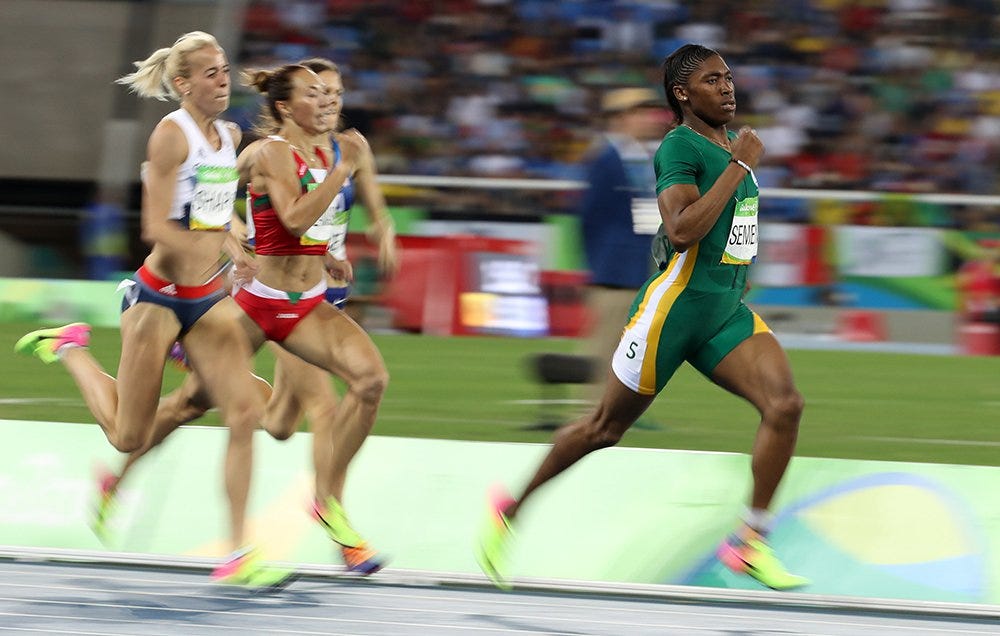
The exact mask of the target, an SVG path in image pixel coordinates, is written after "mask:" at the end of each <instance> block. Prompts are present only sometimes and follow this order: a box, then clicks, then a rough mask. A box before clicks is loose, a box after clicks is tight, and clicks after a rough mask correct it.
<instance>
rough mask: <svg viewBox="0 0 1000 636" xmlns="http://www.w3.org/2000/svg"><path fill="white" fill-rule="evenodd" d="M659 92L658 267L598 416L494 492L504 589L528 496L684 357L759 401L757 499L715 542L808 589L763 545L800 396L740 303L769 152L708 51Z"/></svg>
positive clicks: (729, 561) (671, 66) (494, 552)
mask: <svg viewBox="0 0 1000 636" xmlns="http://www.w3.org/2000/svg"><path fill="white" fill-rule="evenodd" d="M663 84H664V89H665V91H666V95H667V101H668V103H669V105H670V108H671V109H672V110H673V111H674V114H675V115H676V116H677V121H678V122H679V125H678V126H677V128H675V129H674V130H673V131H671V132H670V133H669V134H667V136H666V137H665V138H664V140H663V142H662V143H661V145H660V148H659V150H658V151H657V153H656V156H655V158H654V167H655V169H656V179H657V184H656V190H657V203H658V206H659V210H660V217H661V219H662V221H663V225H662V227H661V228H660V232H659V233H658V235H657V237H656V238H655V239H654V241H653V255H654V259H655V260H656V262H657V265H658V266H659V272H658V273H656V274H654V275H653V276H652V277H651V278H650V279H649V280H648V281H647V282H646V284H645V285H644V286H643V287H642V289H640V290H639V293H638V295H637V296H636V298H635V301H634V302H633V305H632V312H631V317H630V318H629V320H628V323H627V324H626V326H625V330H624V332H623V334H622V338H621V341H620V342H619V345H618V349H617V351H616V352H615V355H614V358H613V360H612V364H611V373H610V374H609V376H608V382H607V387H606V389H605V393H604V396H603V399H602V401H601V403H600V404H599V405H598V407H597V409H596V410H595V411H594V412H592V413H591V414H590V415H588V416H585V417H583V418H581V419H579V420H577V421H575V422H573V423H572V424H569V425H568V426H565V427H564V428H562V429H560V431H559V432H558V433H557V434H556V437H555V443H554V444H553V446H552V448H551V450H550V451H549V454H548V455H547V456H546V457H545V459H544V460H543V461H542V463H541V465H540V466H539V467H538V469H537V471H536V472H535V474H534V476H533V477H532V479H531V481H530V482H529V483H528V485H527V487H526V488H525V489H524V491H523V492H522V494H521V496H520V497H519V498H517V499H513V498H511V497H510V496H509V495H506V494H504V493H503V492H500V491H497V492H495V493H493V495H492V497H491V501H490V510H489V518H488V521H487V524H486V528H485V530H484V532H483V535H482V537H481V539H480V544H479V550H478V557H479V562H480V565H481V566H482V568H483V570H484V572H486V574H487V575H488V576H489V577H490V578H491V579H493V580H494V582H496V583H497V584H498V585H501V586H503V585H506V584H507V583H506V577H507V572H506V555H507V550H508V543H509V539H510V536H511V524H512V523H513V522H514V519H515V517H516V515H517V513H518V511H519V509H520V506H521V505H522V504H523V503H524V501H525V500H526V499H527V498H528V497H529V496H530V495H531V494H532V493H533V492H534V491H535V489H537V488H538V487H539V486H541V485H542V484H544V483H546V482H547V481H549V480H550V479H552V478H553V477H555V476H556V475H559V474H560V473H561V472H562V471H564V470H566V469H567V468H569V467H570V466H572V465H573V464H574V463H576V462H577V461H578V460H580V459H581V458H582V457H583V456H585V455H586V454H588V453H590V452H591V451H594V450H597V449H600V448H605V447H607V446H612V445H614V444H616V443H617V442H618V441H619V440H620V439H621V437H622V435H623V434H624V433H625V431H626V430H628V428H629V427H630V426H632V424H633V423H634V422H635V421H636V420H637V419H638V418H639V416H640V415H642V413H643V412H644V411H645V410H646V409H647V408H648V407H649V405H650V404H651V403H652V401H653V399H654V398H655V397H656V395H657V394H658V393H659V392H660V391H661V390H662V389H663V387H664V386H665V385H666V383H667V381H668V380H669V379H670V377H671V376H672V375H673V373H674V371H675V370H676V369H677V367H678V366H679V365H680V364H681V363H682V362H684V361H687V362H689V363H690V364H691V365H692V366H694V367H695V368H697V369H698V370H699V371H701V372H702V373H703V374H704V375H705V376H706V377H708V378H709V379H711V380H712V381H713V382H715V383H716V384H718V385H719V386H721V387H722V388H724V389H726V390H728V391H730V392H731V393H734V394H736V395H738V396H740V397H742V398H744V399H745V400H747V401H748V402H750V403H751V404H753V405H754V407H755V408H756V409H757V411H758V412H759V413H760V418H761V420H760V427H759V429H758V432H757V439H756V441H755V443H754V447H753V462H752V468H753V491H752V494H751V497H750V505H749V507H748V508H747V511H746V515H745V518H744V523H743V525H742V527H741V528H739V530H737V531H736V532H735V533H734V534H733V535H732V536H730V537H729V538H727V539H726V540H725V541H723V542H722V544H721V545H720V547H719V551H718V556H719V558H720V560H721V561H722V562H723V563H724V564H725V565H726V566H728V567H729V568H731V569H733V570H735V571H738V572H745V573H747V574H749V575H751V576H753V577H754V578H756V579H758V580H759V581H760V582H761V583H763V584H764V585H767V586H769V587H772V588H775V589H789V588H794V587H799V586H802V585H805V584H806V583H807V581H806V579H804V578H802V577H799V576H795V575H793V574H790V573H788V572H787V571H786V570H785V568H784V566H782V564H781V562H780V561H778V559H777V557H775V556H774V553H773V551H772V550H771V548H770V547H769V546H768V544H767V541H766V536H767V533H768V530H769V526H770V523H771V515H770V513H769V512H768V508H769V507H770V505H771V500H772V498H773V497H774V493H775V490H776V489H777V487H778V483H779V482H780V481H781V478H782V476H783V475H784V472H785V468H786V466H787V465H788V461H789V459H790V458H791V456H792V451H793V449H794V448H795V440H796V437H797V435H798V427H799V419H800V417H801V415H802V409H803V399H802V396H801V395H800V394H799V392H798V391H797V390H796V388H795V383H794V381H793V379H792V373H791V368H790V366H789V363H788V358H787V357H786V356H785V353H784V351H783V350H782V348H781V346H780V345H779V344H778V341H777V339H775V337H774V335H773V334H772V333H771V331H770V329H768V327H767V325H766V324H764V321H763V320H761V319H760V317H758V316H757V315H756V314H755V313H754V312H753V311H751V310H750V309H749V308H748V307H747V306H746V305H745V304H744V303H743V300H742V297H743V293H744V291H745V289H746V282H747V270H748V268H749V266H750V264H751V263H752V262H753V260H754V258H755V256H756V254H757V208H758V206H757V199H758V190H757V183H756V180H755V178H754V174H753V169H754V167H755V166H756V165H757V163H758V162H759V160H760V158H761V155H762V154H763V151H764V148H763V144H761V142H760V139H758V137H757V135H756V133H755V132H754V131H753V130H752V129H750V128H748V127H744V128H742V129H740V131H739V133H733V132H730V131H729V130H728V128H727V126H728V124H729V123H730V122H732V120H733V118H734V116H735V114H736V92H735V88H734V84H733V76H732V72H731V71H730V69H729V67H728V66H727V65H726V63H725V61H724V60H723V59H722V57H721V56H719V54H718V53H717V52H715V51H713V50H712V49H709V48H706V47H703V46H699V45H694V44H688V45H685V46H682V47H681V48H679V49H678V50H677V51H675V52H674V53H672V54H671V55H670V56H669V57H667V59H666V60H665V62H664V81H663Z"/></svg>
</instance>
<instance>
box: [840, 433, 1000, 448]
mask: <svg viewBox="0 0 1000 636" xmlns="http://www.w3.org/2000/svg"><path fill="white" fill-rule="evenodd" d="M851 439H863V440H868V441H872V442H892V443H907V444H933V445H936V446H1000V442H991V441H987V440H975V439H938V438H933V437H879V436H875V435H852V436H851Z"/></svg>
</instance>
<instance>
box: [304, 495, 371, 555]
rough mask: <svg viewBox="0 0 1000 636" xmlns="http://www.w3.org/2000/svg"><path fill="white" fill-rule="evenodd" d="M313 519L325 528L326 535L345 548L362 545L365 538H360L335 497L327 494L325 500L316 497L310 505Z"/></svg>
mask: <svg viewBox="0 0 1000 636" xmlns="http://www.w3.org/2000/svg"><path fill="white" fill-rule="evenodd" d="M312 516H313V519H315V520H316V521H318V522H319V524H320V525H321V526H323V529H324V530H326V534H327V536H329V537H330V539H331V540H332V541H334V542H336V543H339V544H340V545H342V546H344V547H345V548H358V547H361V546H362V545H364V543H365V540H364V539H362V538H361V535H360V534H358V532H357V530H355V529H354V528H353V527H351V522H350V521H348V520H347V513H346V512H344V507H343V506H341V505H340V502H339V501H337V498H336V497H334V496H332V495H331V496H329V497H327V498H326V500H325V501H320V500H319V499H316V500H314V501H313V505H312Z"/></svg>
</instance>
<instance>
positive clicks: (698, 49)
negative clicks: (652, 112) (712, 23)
mask: <svg viewBox="0 0 1000 636" xmlns="http://www.w3.org/2000/svg"><path fill="white" fill-rule="evenodd" d="M713 55H719V53H718V51H716V50H714V49H710V48H708V47H707V46H702V45H700V44H685V45H684V46H682V47H681V48H679V49H677V50H676V51H674V52H673V53H671V54H670V55H668V56H667V58H666V59H665V60H663V89H664V90H665V91H666V93H667V103H668V104H670V110H672V111H674V115H676V116H677V122H678V123H680V121H681V119H683V117H684V112H683V111H682V110H681V104H680V102H678V101H677V96H676V95H674V86H684V85H685V84H687V83H688V80H689V79H691V75H692V74H693V73H694V72H695V71H696V70H697V69H698V67H699V66H701V63H702V62H704V61H705V60H707V59H708V58H710V57H712V56H713Z"/></svg>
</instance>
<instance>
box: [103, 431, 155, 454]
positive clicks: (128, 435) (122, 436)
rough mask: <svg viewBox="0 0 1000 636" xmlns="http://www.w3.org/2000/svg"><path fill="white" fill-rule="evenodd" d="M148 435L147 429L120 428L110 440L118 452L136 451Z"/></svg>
mask: <svg viewBox="0 0 1000 636" xmlns="http://www.w3.org/2000/svg"><path fill="white" fill-rule="evenodd" d="M147 435H148V431H145V430H119V431H118V432H117V434H116V435H115V436H114V437H112V438H110V441H111V445H112V446H114V447H115V450H117V451H118V452H120V453H134V452H135V451H137V450H140V449H141V448H142V447H143V444H145V443H146V437H147Z"/></svg>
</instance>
